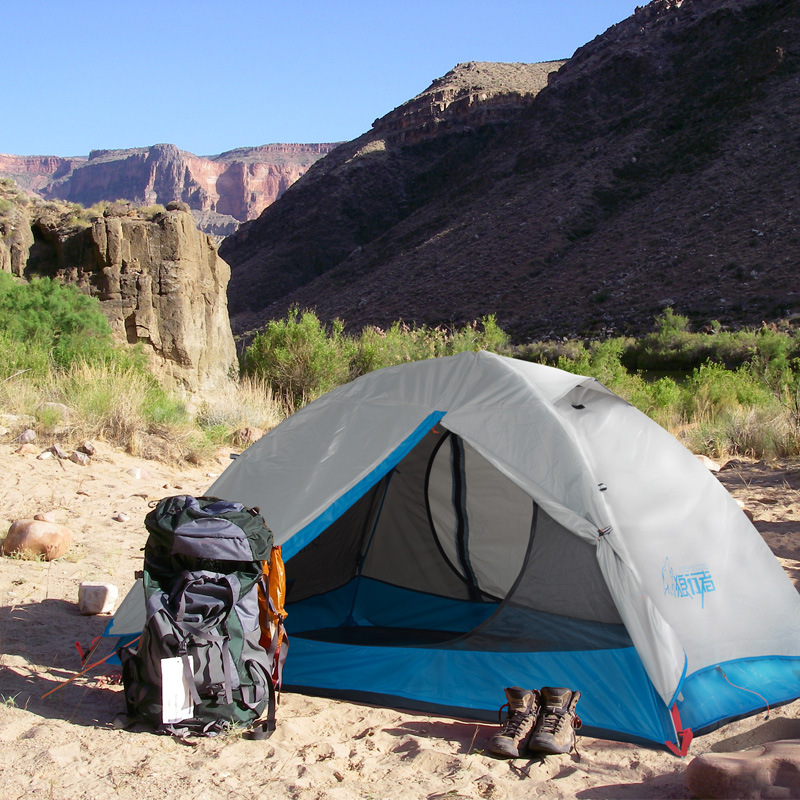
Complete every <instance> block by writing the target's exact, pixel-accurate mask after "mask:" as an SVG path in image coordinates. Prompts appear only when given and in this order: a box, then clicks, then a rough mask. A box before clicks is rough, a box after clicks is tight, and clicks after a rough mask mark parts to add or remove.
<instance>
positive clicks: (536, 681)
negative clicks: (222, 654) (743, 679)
mask: <svg viewBox="0 0 800 800" xmlns="http://www.w3.org/2000/svg"><path fill="white" fill-rule="evenodd" d="M291 641H292V644H291V647H292V654H291V658H288V659H287V660H286V666H285V668H284V686H285V687H286V688H292V689H295V690H298V691H302V690H303V689H304V688H306V687H308V689H309V690H311V691H312V693H313V692H315V691H319V692H321V693H324V694H328V695H330V696H333V697H347V698H348V699H351V700H355V701H358V700H359V699H361V700H362V701H363V702H369V696H370V695H376V694H377V695H382V696H384V697H386V698H387V699H391V698H393V699H394V701H395V704H396V706H397V707H399V708H408V707H414V705H415V704H419V705H421V706H422V705H424V706H427V707H429V708H431V709H433V710H436V711H438V712H439V713H442V714H455V715H457V716H467V717H470V718H473V719H479V720H486V719H497V709H498V708H499V707H500V706H501V705H502V704H503V703H504V702H505V698H504V695H503V688H504V687H506V686H515V685H517V686H528V687H532V688H539V687H541V686H568V687H570V688H572V689H577V690H579V691H580V692H581V699H580V701H579V703H578V708H577V711H578V714H579V716H580V717H581V719H582V720H583V721H584V723H585V724H586V725H587V726H589V727H591V728H594V729H598V730H603V731H607V732H610V734H617V735H619V736H621V737H624V738H628V737H630V738H637V739H646V740H647V741H650V742H653V743H656V744H658V745H663V742H664V741H666V740H668V739H669V740H672V739H673V737H674V733H673V726H672V720H671V718H670V715H669V712H668V710H667V707H666V706H665V705H664V702H663V700H662V699H661V698H660V697H659V696H658V694H657V693H656V691H655V689H654V688H653V685H652V683H650V680H649V678H648V677H647V674H646V672H645V670H644V667H643V666H642V662H641V660H640V658H639V655H638V654H637V652H636V650H635V649H634V648H633V647H626V648H622V649H617V650H587V651H567V652H552V651H551V652H544V653H519V652H516V653H502V652H488V651H481V652H475V651H469V650H442V649H437V648H405V647H387V646H381V647H370V646H360V645H353V644H342V643H338V642H329V641H317V640H312V639H304V638H302V637H301V636H294V637H292V640H291ZM610 734H609V735H610Z"/></svg>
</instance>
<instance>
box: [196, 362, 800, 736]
mask: <svg viewBox="0 0 800 800" xmlns="http://www.w3.org/2000/svg"><path fill="white" fill-rule="evenodd" d="M208 493H209V494H211V495H215V496H218V497H224V498H226V499H228V500H234V501H238V502H242V503H244V504H246V505H249V506H258V507H259V508H260V509H261V511H262V514H263V515H264V517H265V519H266V521H267V524H268V525H269V526H270V527H271V528H272V530H273V532H274V534H275V539H276V542H277V543H279V544H281V545H282V547H283V555H284V560H285V562H286V566H287V579H288V583H287V606H286V607H287V610H288V612H289V616H288V619H287V622H286V625H287V630H288V632H289V635H290V642H291V644H290V651H289V657H288V659H287V661H286V666H285V673H284V685H285V688H290V689H296V690H298V691H302V692H307V693H315V694H321V695H328V696H334V697H340V698H345V699H351V700H356V701H362V702H369V703H377V704H382V705H390V706H394V707H400V708H407V709H416V710H424V711H428V712H433V713H441V714H447V715H452V716H457V717H462V718H471V719H479V720H491V721H496V719H497V709H498V708H499V706H500V705H501V704H502V703H503V702H504V699H505V698H504V694H503V689H504V687H507V686H512V685H519V686H522V687H525V688H540V687H542V686H565V687H569V688H571V689H576V690H579V691H580V692H581V699H580V703H579V706H578V713H579V715H580V717H581V718H582V719H583V722H584V731H585V732H589V733H592V734H594V735H600V736H606V737H610V738H617V739H625V740H631V741H642V742H650V743H658V744H663V743H668V744H669V745H670V746H671V747H672V748H673V749H675V750H676V751H678V752H680V751H684V752H685V749H686V747H687V746H688V743H689V741H690V740H691V733H690V730H694V731H695V732H698V731H703V730H708V729H710V728H713V727H715V726H717V725H719V724H721V723H722V722H724V721H727V720H730V719H733V718H736V717H739V716H743V715H747V714H750V713H753V712H755V711H757V710H759V709H761V708H763V707H765V706H766V705H767V704H769V705H774V704H776V703H782V702H786V701H789V700H792V699H795V698H796V697H798V695H800V681H799V680H798V678H800V596H798V594H797V592H796V591H795V589H794V587H793V586H792V584H791V582H790V581H789V580H788V578H787V577H786V576H785V574H784V572H783V570H782V568H781V567H780V564H779V563H778V562H777V560H776V559H775V558H774V556H773V555H772V553H771V552H770V551H769V549H768V548H767V546H766V545H765V544H764V542H763V540H762V539H761V536H760V535H759V534H758V532H757V531H756V530H755V528H753V526H752V525H751V523H750V522H749V521H748V520H747V518H746V517H745V515H744V514H743V513H742V511H741V509H740V508H739V507H738V505H737V504H736V503H735V501H734V500H733V499H732V498H731V497H730V496H729V495H728V493H727V492H726V491H725V489H724V488H723V487H722V486H721V484H720V483H719V482H718V481H717V480H716V478H715V477H714V476H713V475H712V474H711V473H709V472H708V470H706V469H705V468H704V467H703V466H702V465H701V464H700V463H699V461H698V460H697V459H696V458H695V457H694V456H692V455H691V454H690V453H689V452H688V451H686V450H685V449H684V448H683V447H682V446H681V445H680V444H678V443H677V441H676V440H675V439H674V438H673V437H672V436H670V435H669V434H667V433H666V432H665V431H663V430H662V429H661V428H660V427H659V426H658V425H656V424H655V423H654V422H652V421H651V420H649V419H648V418H647V417H645V416H644V415H642V414H641V413H639V412H638V411H637V410H636V409H634V408H633V407H631V406H630V405H629V404H628V403H626V402H624V401H623V400H621V399H620V398H619V397H617V396H616V395H614V394H612V393H611V392H609V391H608V390H607V389H605V388H604V387H603V386H602V385H600V384H599V383H597V381H594V380H592V379H588V378H584V377H581V376H576V375H571V374H568V373H565V372H562V371H560V370H554V369H550V368H548V367H543V366H540V365H535V364H527V363H523V362H519V361H515V360H512V359H507V358H502V357H500V356H495V355H491V354H488V353H478V354H474V353H463V354H461V355H459V356H454V357H451V358H441V359H434V360H431V361H425V362H416V363H411V364H407V365H403V366H400V367H393V368H389V369H384V370H380V371H378V372H375V373H372V374H370V375H367V376H364V377H362V378H359V379H357V380H356V381H354V382H353V383H351V384H348V385H347V386H343V387H341V388H339V389H337V390H334V391H333V392H330V393H328V394H327V395H325V396H324V397H322V398H320V399H319V400H317V401H315V402H314V403H311V404H310V405H308V406H306V407H305V408H304V409H302V410H301V411H299V412H298V413H296V414H295V415H293V416H292V417H290V418H289V419H287V420H286V421H284V422H283V423H281V424H280V425H279V426H278V427H277V428H275V429H274V430H273V431H271V432H270V433H268V434H267V435H266V436H264V437H263V438H262V439H261V440H259V441H258V442H256V443H255V444H254V445H252V446H251V447H250V448H248V449H247V450H246V451H245V452H244V453H243V454H242V455H241V456H240V457H238V458H237V459H236V460H235V461H234V462H233V463H232V464H231V465H230V467H228V469H226V470H225V472H224V473H223V474H222V475H221V476H220V477H219V478H218V479H217V480H216V482H215V483H214V484H213V485H212V486H211V487H210V489H209V492H208Z"/></svg>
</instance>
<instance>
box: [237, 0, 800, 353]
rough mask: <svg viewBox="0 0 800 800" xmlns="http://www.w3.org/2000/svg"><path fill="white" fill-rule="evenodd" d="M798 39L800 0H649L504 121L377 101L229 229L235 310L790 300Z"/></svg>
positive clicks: (594, 325)
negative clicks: (353, 131)
mask: <svg viewBox="0 0 800 800" xmlns="http://www.w3.org/2000/svg"><path fill="white" fill-rule="evenodd" d="M799 43H800V3H799V2H797V0H683V2H678V0H655V2H652V3H650V4H649V5H648V6H645V7H644V8H640V9H637V11H636V13H635V14H634V15H633V16H631V17H630V18H628V19H627V20H624V21H623V22H621V23H619V24H618V25H615V26H613V27H612V28H610V29H609V30H608V31H607V32H606V33H605V34H603V35H602V36H599V37H597V38H596V39H595V40H594V41H592V42H590V43H589V44H587V45H586V46H584V47H582V48H580V49H579V50H578V51H577V52H576V53H575V55H574V56H573V57H572V58H571V59H570V60H569V61H567V62H566V63H565V64H564V65H563V66H561V68H560V69H559V70H558V72H557V73H555V74H551V75H550V76H549V79H548V80H546V85H543V86H542V87H541V89H540V91H538V92H537V93H535V94H534V95H533V96H529V97H528V98H527V100H526V102H524V103H520V104H519V105H518V107H517V110H516V111H515V112H513V113H511V112H510V111H509V112H508V113H506V114H505V115H504V116H503V117H502V118H501V119H500V120H499V121H497V120H493V119H491V118H488V117H484V118H483V119H477V121H476V123H474V124H471V125H462V126H456V125H449V126H448V125H445V126H437V125H435V124H434V125H432V126H431V125H430V124H428V130H427V132H426V133H425V135H424V136H419V137H416V138H415V137H413V136H412V137H409V136H408V135H405V136H404V137H403V138H402V139H401V140H396V139H394V140H393V139H392V138H391V137H390V136H385V135H384V136H381V135H380V128H381V121H378V122H377V123H376V125H375V126H374V127H373V131H371V132H370V133H369V134H366V135H365V136H364V137H361V139H359V140H356V141H355V142H351V143H349V144H347V145H343V146H340V147H339V148H337V149H336V150H334V151H333V152H332V153H331V154H329V155H328V156H327V157H326V158H324V159H322V160H321V161H320V162H318V163H317V164H316V165H315V166H314V167H313V168H312V169H311V170H309V172H308V173H307V174H306V175H305V176H304V177H303V178H302V179H301V180H300V181H298V182H297V183H296V184H295V185H294V186H293V187H292V188H291V189H290V190H289V191H287V192H286V194H285V195H284V196H283V197H282V198H281V200H280V201H279V202H278V203H276V204H274V205H273V206H271V207H270V208H268V209H267V210H266V211H265V212H264V213H263V214H262V216H261V217H260V218H259V219H258V220H256V221H254V222H251V223H248V224H247V225H245V226H243V227H242V229H240V231H239V232H238V233H237V235H235V236H234V237H229V239H227V240H226V241H225V242H224V243H223V248H222V255H223V257H224V258H226V260H228V262H229V263H230V264H231V266H232V270H233V273H232V280H231V285H230V288H229V299H230V308H231V313H232V324H233V326H234V329H235V330H243V329H245V328H248V327H253V326H254V325H257V324H260V323H263V322H264V321H265V320H266V319H269V318H271V317H274V316H280V315H282V314H283V313H284V312H285V309H286V307H287V305H288V304H289V303H292V302H297V303H300V304H301V305H309V306H314V307H316V308H317V310H318V313H320V315H321V316H323V317H324V318H332V317H334V316H338V317H341V318H342V319H344V320H345V321H346V322H347V323H348V325H349V326H351V327H354V328H355V327H359V326H361V325H364V324H379V325H382V324H386V323H387V322H388V321H391V320H393V319H398V318H402V319H405V320H406V321H416V322H426V323H438V322H446V323H447V322H455V323H459V322H464V321H467V320H471V319H474V318H475V317H477V316H480V315H481V314H486V313H496V314H497V315H498V318H499V321H500V324H501V325H503V326H504V327H506V328H508V329H509V330H510V331H511V332H512V333H514V334H515V336H516V337H517V338H525V337H533V336H545V335H552V334H557V335H569V334H573V333H585V334H595V333H601V334H602V333H604V332H610V331H619V330H623V331H625V330H627V331H633V332H635V331H640V330H642V329H645V328H649V326H650V324H651V320H652V316H653V314H655V313H657V312H658V311H659V310H660V309H661V308H663V307H664V306H666V305H672V306H674V307H675V308H676V309H677V310H679V311H681V312H682V313H688V314H690V315H691V316H693V317H695V318H696V319H698V320H710V319H715V318H716V319H719V320H720V321H722V322H725V323H731V324H737V323H751V324H758V323H759V322H760V321H761V320H762V319H771V318H775V317H779V316H785V315H787V314H792V313H794V312H795V311H796V309H798V308H800V294H798V292H800V281H798V279H797V270H796V268H795V264H796V263H797V262H798V261H800V233H799V232H798V230H797V220H796V214H797V210H798V202H797V201H798V191H800V189H798V187H800V134H798V131H799V130H800V126H799V125H798V116H800V94H799V93H798V86H800V83H799V81H800V45H799ZM554 66H557V65H554ZM505 90H506V92H507V93H508V92H509V91H510V88H509V87H505ZM475 94H476V96H480V94H481V92H480V91H478V92H476V93H475ZM411 102H412V103H413V102H414V101H411ZM393 113H395V112H393ZM389 116H391V115H387V117H386V118H384V120H387V119H388V117H389ZM433 116H434V117H435V116H436V115H435V114H433ZM426 124H427V123H422V124H420V121H419V120H417V126H416V127H417V129H420V128H422V129H425V125H426ZM381 143H383V144H382V145H381Z"/></svg>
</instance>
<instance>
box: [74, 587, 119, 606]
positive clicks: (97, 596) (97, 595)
mask: <svg viewBox="0 0 800 800" xmlns="http://www.w3.org/2000/svg"><path fill="white" fill-rule="evenodd" d="M118 597H119V589H117V587H116V586H114V584H113V583H90V582H84V583H82V584H81V585H80V586H79V587H78V609H79V610H80V612H81V614H110V613H111V612H112V611H113V610H114V604H115V603H116V602H117V598H118Z"/></svg>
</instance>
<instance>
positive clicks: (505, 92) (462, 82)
mask: <svg viewBox="0 0 800 800" xmlns="http://www.w3.org/2000/svg"><path fill="white" fill-rule="evenodd" d="M563 63H564V62H563V61H545V62H541V63H537V64H501V63H492V62H486V61H469V62H467V63H465V64H457V65H456V66H455V67H454V68H453V69H452V70H451V71H450V72H448V73H447V74H446V75H445V76H443V77H441V78H437V79H436V80H435V81H434V82H433V83H432V84H431V85H430V86H429V87H428V88H427V89H426V90H425V91H424V92H422V93H421V94H418V95H417V96H416V97H414V98H413V99H412V100H409V101H408V102H406V103H403V105H401V106H399V107H398V108H396V109H395V110H394V111H390V112H389V113H388V114H386V115H385V116H383V117H381V118H380V119H377V120H375V122H374V123H373V124H372V131H371V134H369V137H370V138H372V139H375V138H377V137H380V138H382V139H384V140H385V141H387V142H389V143H391V144H393V145H397V144H414V143H415V142H421V141H423V140H425V139H431V138H435V137H437V136H441V135H442V134H444V133H452V132H457V131H465V130H468V129H470V128H472V127H477V126H480V125H486V124H487V123H491V122H507V121H508V120H510V119H513V118H514V117H515V116H516V115H517V114H518V113H519V112H520V111H521V110H522V109H523V108H525V107H527V106H529V105H530V103H531V101H532V100H533V98H534V97H536V95H537V94H538V93H539V92H540V91H541V90H542V89H544V87H545V86H547V81H548V77H549V75H550V74H551V73H552V72H555V71H556V70H558V69H559V68H560V67H561V65H562V64H563Z"/></svg>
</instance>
